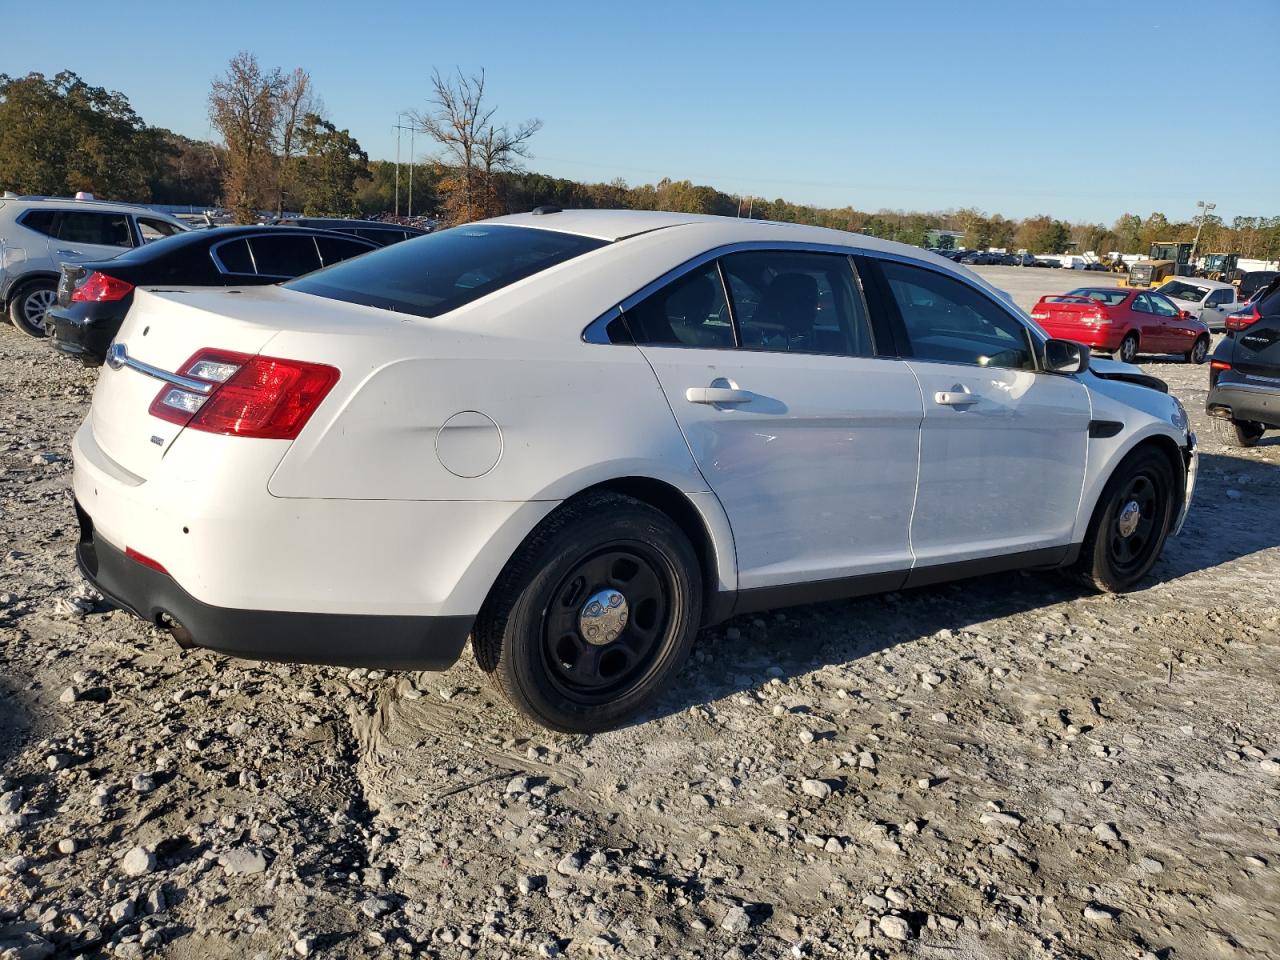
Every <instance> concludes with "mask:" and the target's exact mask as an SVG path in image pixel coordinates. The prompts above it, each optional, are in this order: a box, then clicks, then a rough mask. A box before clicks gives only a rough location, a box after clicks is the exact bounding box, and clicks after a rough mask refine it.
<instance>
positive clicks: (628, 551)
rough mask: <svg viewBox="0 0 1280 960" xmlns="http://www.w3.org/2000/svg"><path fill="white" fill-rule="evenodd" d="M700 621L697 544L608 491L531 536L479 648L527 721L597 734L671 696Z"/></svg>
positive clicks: (656, 514)
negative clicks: (666, 691) (668, 693)
mask: <svg viewBox="0 0 1280 960" xmlns="http://www.w3.org/2000/svg"><path fill="white" fill-rule="evenodd" d="M614 594H618V595H620V596H621V597H622V600H621V601H617V602H616V603H615V602H614V601H613V595H614ZM593 610H594V613H593ZM619 613H620V614H621V617H620V618H619V617H618V614H619ZM593 616H594V617H596V618H597V619H592V618H593ZM611 618H612V619H611ZM701 622H702V574H701V568H700V566H699V563H698V557H697V554H695V553H694V550H693V547H692V546H691V545H690V543H689V540H688V538H686V537H685V535H684V534H683V533H682V532H681V531H680V528H679V527H678V526H676V524H675V523H674V522H673V521H672V520H671V518H670V517H668V516H667V515H666V514H664V513H662V512H660V511H659V510H656V509H655V508H653V507H651V506H649V505H648V504H646V503H642V502H641V501H639V500H635V499H632V498H631V497H626V496H622V495H620V494H615V493H603V492H601V493H593V494H588V495H586V496H584V497H582V498H581V499H579V500H576V501H573V502H570V503H568V504H566V505H564V506H563V507H561V508H560V509H559V510H557V511H556V512H555V513H553V514H552V515H551V516H550V517H548V518H547V519H546V520H544V521H543V522H542V523H541V524H540V525H539V526H538V527H537V528H536V529H535V530H534V532H533V533H532V534H530V535H529V538H528V539H527V540H526V541H525V543H524V544H523V545H522V546H521V547H520V549H519V550H517V551H516V554H515V556H513V557H512V558H511V560H510V561H508V563H507V566H506V567H505V568H504V570H503V571H502V574H501V575H500V576H499V578H498V582H497V583H496V584H495V585H494V587H493V590H492V591H491V592H490V594H489V597H488V599H487V600H486V601H485V604H484V607H483V608H482V609H481V611H480V615H479V616H478V617H477V618H476V623H475V627H474V628H473V630H472V638H471V643H472V647H473V649H474V650H475V654H476V660H477V662H478V663H479V665H480V668H481V669H482V670H484V671H485V672H487V673H489V674H490V675H491V676H492V677H493V679H494V681H495V682H496V684H497V685H498V688H499V689H500V690H501V691H502V693H503V695H504V696H505V697H506V699H507V700H508V701H509V702H510V703H511V705H512V706H514V707H515V708H516V709H517V710H519V711H520V712H521V713H523V714H525V716H527V717H529V718H530V719H532V720H535V721H536V722H538V723H540V724H542V725H543V726H546V727H549V728H551V729H553V730H560V731H564V732H567V733H594V732H596V731H600V730H607V729H610V728H612V727H616V726H618V725H619V724H622V723H623V722H625V721H626V720H628V719H630V718H631V717H633V716H635V715H636V714H637V713H639V712H640V711H641V710H643V709H644V708H645V707H647V706H648V705H649V704H650V703H651V702H652V701H653V700H654V699H655V698H656V697H657V696H658V695H659V694H660V693H661V692H662V691H663V690H664V689H665V688H666V687H667V686H668V684H669V683H670V681H671V679H672V677H673V676H674V675H675V673H676V671H677V670H679V669H680V666H681V665H682V664H683V663H684V661H685V658H686V657H687V656H688V654H689V650H690V648H691V647H692V645H693V640H694V637H695V636H696V634H697V632H698V628H699V626H700V624H701Z"/></svg>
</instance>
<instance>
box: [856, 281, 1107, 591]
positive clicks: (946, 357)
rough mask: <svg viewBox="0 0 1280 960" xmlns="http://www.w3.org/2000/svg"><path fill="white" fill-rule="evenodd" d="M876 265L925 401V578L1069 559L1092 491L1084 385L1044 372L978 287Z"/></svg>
mask: <svg viewBox="0 0 1280 960" xmlns="http://www.w3.org/2000/svg"><path fill="white" fill-rule="evenodd" d="M862 263H863V260H862V259H861V258H860V259H859V264H862ZM870 264H874V266H875V267H878V269H879V271H880V278H881V282H880V283H879V284H878V285H877V292H878V294H879V296H878V298H877V299H878V300H879V301H882V302H880V303H878V309H884V310H887V311H889V312H890V313H891V319H892V322H893V325H894V327H895V329H896V330H897V332H898V339H899V349H900V351H901V352H902V354H903V356H904V357H905V358H906V366H907V367H908V368H909V369H910V370H911V371H912V372H913V374H914V375H915V376H916V378H917V379H918V380H919V383H920V390H921V393H922V395H923V401H924V404H923V405H924V422H923V426H922V429H921V435H920V480H919V485H918V493H917V495H916V503H915V509H914V512H913V514H912V519H911V548H912V552H913V553H914V554H915V558H916V565H917V568H923V567H928V566H937V565H939V564H945V563H955V562H962V561H968V560H973V559H978V558H984V557H998V556H1005V555H1010V554H1021V553H1029V552H1032V551H1041V550H1048V551H1052V550H1053V549H1054V548H1057V547H1065V546H1066V545H1067V544H1068V543H1069V542H1070V537H1071V530H1072V528H1073V526H1074V525H1075V520H1076V513H1077V511H1078V509H1079V504H1080V492H1081V490H1082V488H1083V485H1084V471H1085V459H1086V455H1087V449H1086V445H1087V442H1088V436H1089V417H1090V402H1089V394H1088V391H1087V390H1086V389H1085V387H1084V385H1083V384H1081V383H1080V382H1079V381H1078V380H1077V379H1076V378H1074V377H1069V376H1060V375H1056V374H1049V373H1042V372H1039V371H1038V369H1037V366H1038V361H1037V360H1036V356H1035V343H1034V340H1033V339H1032V336H1031V333H1030V331H1029V330H1028V328H1027V327H1026V325H1025V324H1024V322H1023V321H1022V320H1021V319H1019V318H1018V317H1016V316H1015V315H1014V314H1013V313H1011V312H1010V311H1009V310H1007V309H1006V308H1005V307H1004V306H1002V305H1001V304H1000V303H999V302H998V301H997V300H996V299H995V298H993V297H990V296H988V295H987V294H986V293H985V292H983V291H982V290H980V289H979V288H978V287H976V286H973V285H970V284H968V283H966V282H964V281H962V280H960V279H959V278H957V277H955V276H952V275H950V274H948V273H944V272H942V271H937V270H934V269H931V268H929V267H926V266H924V265H909V264H905V263H900V262H897V261H890V260H881V261H869V269H870Z"/></svg>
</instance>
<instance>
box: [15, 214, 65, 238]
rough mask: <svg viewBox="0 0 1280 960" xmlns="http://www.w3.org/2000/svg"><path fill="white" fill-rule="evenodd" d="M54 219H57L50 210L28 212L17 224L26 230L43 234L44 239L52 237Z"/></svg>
mask: <svg viewBox="0 0 1280 960" xmlns="http://www.w3.org/2000/svg"><path fill="white" fill-rule="evenodd" d="M55 217H57V214H56V213H55V212H54V211H52V210H28V211H27V212H26V213H24V214H23V215H22V216H21V217H20V218H19V219H18V222H19V223H20V224H22V225H23V226H24V227H26V228H27V229H28V230H34V231H35V232H36V233H43V234H44V235H45V236H46V237H51V236H53V225H54V218H55Z"/></svg>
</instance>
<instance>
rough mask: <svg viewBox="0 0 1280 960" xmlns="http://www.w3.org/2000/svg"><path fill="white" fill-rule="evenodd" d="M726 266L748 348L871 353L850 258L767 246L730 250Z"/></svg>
mask: <svg viewBox="0 0 1280 960" xmlns="http://www.w3.org/2000/svg"><path fill="white" fill-rule="evenodd" d="M720 266H721V269H723V271H724V277H725V282H726V283H727V284H728V287H729V292H730V295H731V296H732V297H733V315H734V319H735V320H736V321H737V324H738V337H739V341H740V343H741V345H742V348H743V349H744V350H769V351H779V352H788V353H819V354H831V355H835V356H846V357H850V356H851V357H867V356H870V355H871V338H870V335H869V333H868V326H867V319H866V311H865V310H864V309H863V304H862V297H861V295H860V294H859V292H858V290H857V287H856V286H855V285H854V277H853V267H852V265H851V264H850V262H849V258H848V257H844V256H840V255H839V254H827V253H807V252H801V251H784V250H767V251H758V252H756V251H753V252H750V253H732V254H729V255H728V256H726V257H724V258H723V259H722V260H721V261H720Z"/></svg>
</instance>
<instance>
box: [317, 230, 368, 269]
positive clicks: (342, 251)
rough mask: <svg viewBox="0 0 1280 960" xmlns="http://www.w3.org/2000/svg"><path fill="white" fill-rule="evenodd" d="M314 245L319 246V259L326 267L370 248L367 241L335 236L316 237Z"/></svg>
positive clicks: (356, 255)
mask: <svg viewBox="0 0 1280 960" xmlns="http://www.w3.org/2000/svg"><path fill="white" fill-rule="evenodd" d="M316 246H318V247H319V248H320V259H321V260H322V261H324V265H325V266H326V267H327V266H330V265H331V264H335V263H341V262H342V261H343V260H350V259H351V258H352V257H358V256H359V255H360V254H362V253H368V252H369V250H370V247H369V245H368V244H367V243H360V242H359V241H358V240H340V239H338V238H337V237H316Z"/></svg>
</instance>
